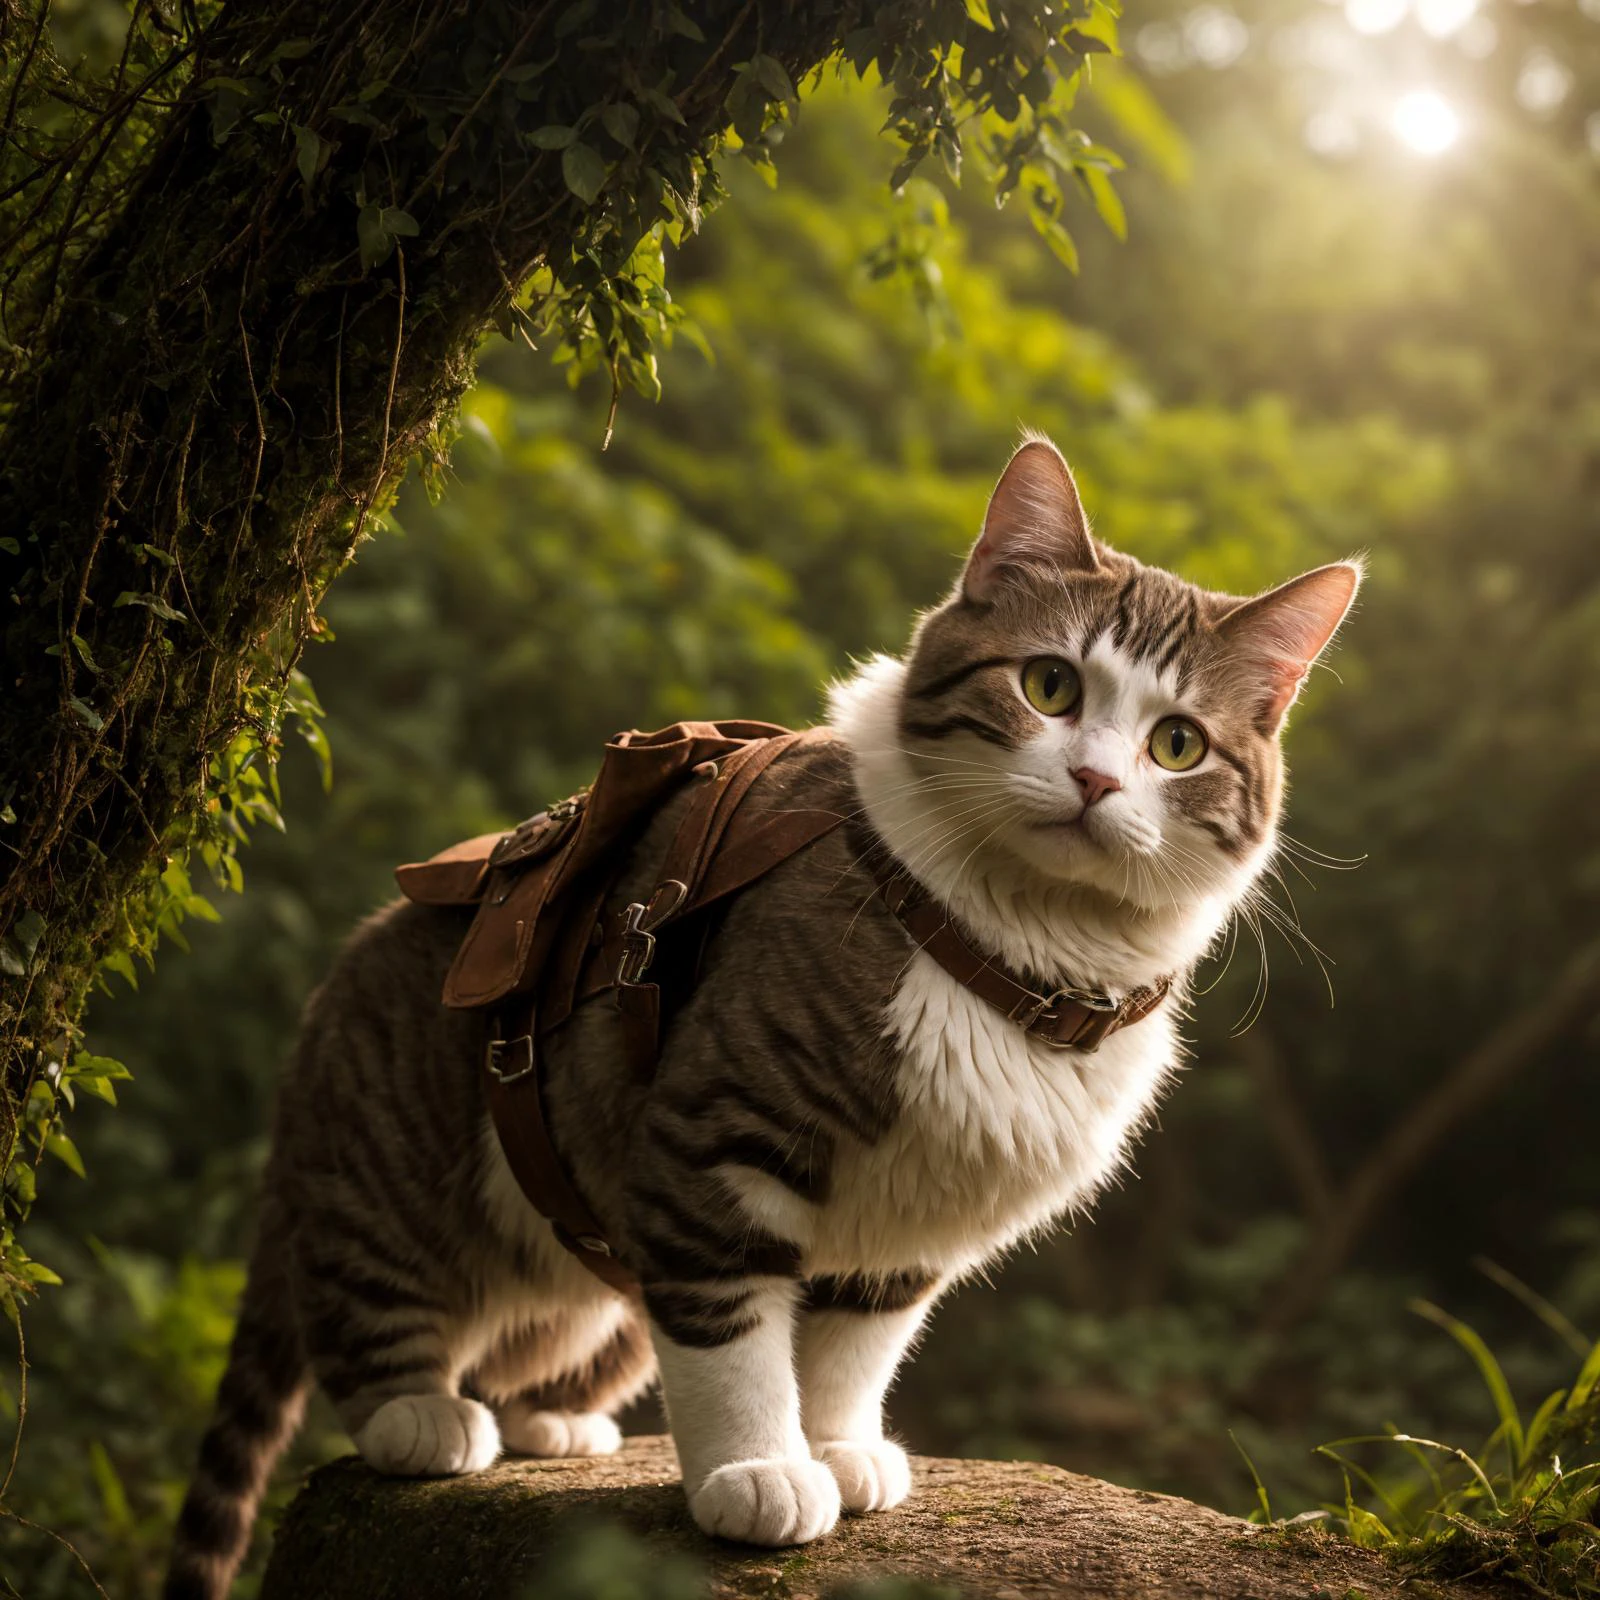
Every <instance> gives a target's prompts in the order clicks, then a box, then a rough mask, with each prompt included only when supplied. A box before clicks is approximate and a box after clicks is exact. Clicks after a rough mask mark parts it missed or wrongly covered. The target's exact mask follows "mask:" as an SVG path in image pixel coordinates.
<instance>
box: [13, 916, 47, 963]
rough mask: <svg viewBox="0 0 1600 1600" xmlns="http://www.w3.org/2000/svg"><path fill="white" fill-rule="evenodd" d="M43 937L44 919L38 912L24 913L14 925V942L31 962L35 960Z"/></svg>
mask: <svg viewBox="0 0 1600 1600" xmlns="http://www.w3.org/2000/svg"><path fill="white" fill-rule="evenodd" d="M43 937H44V918H43V917H41V916H40V915H39V913H38V912H37V911H24V912H23V913H22V915H21V916H20V917H18V918H17V920H16V921H15V922H14V923H13V924H12V927H11V938H12V941H13V942H14V943H15V945H16V947H17V948H18V949H19V950H20V951H21V952H22V953H23V955H24V956H26V957H27V959H28V960H29V961H32V960H33V952H34V951H35V950H37V949H38V948H39V941H40V939H42V938H43Z"/></svg>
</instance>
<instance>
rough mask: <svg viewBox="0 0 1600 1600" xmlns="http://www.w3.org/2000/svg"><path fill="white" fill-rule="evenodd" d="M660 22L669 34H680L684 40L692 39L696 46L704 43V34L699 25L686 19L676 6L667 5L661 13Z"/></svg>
mask: <svg viewBox="0 0 1600 1600" xmlns="http://www.w3.org/2000/svg"><path fill="white" fill-rule="evenodd" d="M661 20H662V21H663V22H665V23H666V25H667V29H668V31H669V32H671V33H681V34H682V35H683V37H684V38H685V39H693V40H694V42H695V43H696V44H704V43H705V42H706V36H705V32H704V30H703V29H702V28H701V27H700V24H699V23H698V22H695V21H693V20H691V19H690V18H689V17H686V16H685V15H684V14H683V11H682V10H681V8H679V7H678V6H674V5H669V6H668V7H667V8H666V10H665V11H664V12H663V14H662V18H661Z"/></svg>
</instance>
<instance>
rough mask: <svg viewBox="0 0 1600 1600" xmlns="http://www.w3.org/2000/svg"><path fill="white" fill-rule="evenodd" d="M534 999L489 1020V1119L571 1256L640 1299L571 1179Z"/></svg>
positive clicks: (518, 1177)
mask: <svg viewBox="0 0 1600 1600" xmlns="http://www.w3.org/2000/svg"><path fill="white" fill-rule="evenodd" d="M535 1040H536V1018H535V1007H534V1001H533V997H532V996H531V995H519V996H517V997H516V998H515V999H513V1000H511V1001H509V1002H508V1003H507V1004H506V1005H505V1006H503V1007H502V1008H500V1009H499V1010H497V1011H495V1012H493V1013H491V1014H490V1017H489V1035H488V1040H487V1043H486V1045H485V1049H484V1066H485V1067H486V1069H487V1071H486V1074H485V1076H486V1078H487V1080H488V1086H487V1094H488V1102H489V1114H490V1116H491V1117H493V1119H494V1127H495V1133H496V1134H497V1135H498V1136H499V1139H500V1144H501V1148H502V1149H504V1151H505V1155H506V1164H507V1165H508V1166H509V1167H510V1168H511V1172H512V1175H513V1176H514V1177H515V1178H516V1180H517V1182H518V1184H519V1185H520V1186H521V1188H522V1191H523V1193H524V1194H526V1195H527V1197H528V1198H529V1200H531V1201H532V1202H533V1205H534V1207H535V1209H536V1210H537V1211H538V1212H539V1214H540V1215H541V1216H543V1217H545V1218H547V1219H548V1220H549V1222H550V1225H551V1227H552V1228H553V1229H554V1230H555V1236H556V1239H557V1241H558V1242H559V1243H560V1244H561V1245H563V1246H564V1247H565V1248H566V1249H568V1250H570V1251H571V1252H572V1254H573V1255H575V1256H576V1257H577V1258H578V1260H579V1261H581V1262H582V1263H583V1264H584V1266H586V1267H587V1268H588V1269H589V1271H590V1272H592V1273H593V1274H594V1275H595V1276H596V1277H597V1278H599V1279H600V1280H601V1282H602V1283H606V1284H609V1285H610V1287H611V1288H613V1289H616V1290H619V1291H620V1292H621V1293H623V1294H628V1295H631V1294H637V1293H638V1288H639V1286H638V1283H637V1282H636V1280H635V1279H634V1276H633V1274H632V1273H631V1272H629V1271H628V1269H627V1268H626V1267H625V1266H623V1264H622V1263H621V1262H620V1261H619V1260H618V1259H617V1258H616V1256H615V1255H613V1254H612V1251H611V1245H610V1243H609V1241H608V1240H607V1239H606V1235H605V1229H604V1228H603V1227H601V1225H600V1223H599V1222H598V1221H597V1220H596V1218H595V1214H594V1212H592V1211H591V1210H590V1209H589V1204H588V1202H587V1201H586V1200H585V1199H584V1198H583V1196H582V1195H581V1194H579V1193H578V1191H577V1189H576V1187H575V1186H574V1185H573V1183H572V1180H571V1179H570V1178H568V1176H567V1172H566V1168H565V1167H564V1166H563V1165H562V1164H561V1158H560V1157H559V1156H558V1155H557V1154H556V1149H555V1145H554V1144H553V1143H552V1142H551V1138H550V1127H549V1124H548V1123H547V1122H546V1120H545V1114H544V1101H543V1096H542V1095H541V1094H540V1091H539V1077H540V1074H539V1071H538V1051H537V1046H536V1043H535Z"/></svg>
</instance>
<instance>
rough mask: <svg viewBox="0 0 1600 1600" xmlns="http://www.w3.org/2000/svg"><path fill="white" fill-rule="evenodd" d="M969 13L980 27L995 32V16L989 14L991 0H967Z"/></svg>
mask: <svg viewBox="0 0 1600 1600" xmlns="http://www.w3.org/2000/svg"><path fill="white" fill-rule="evenodd" d="M967 15H968V16H969V17H970V18H971V19H972V20H973V21H974V22H976V23H977V24H978V26H979V27H980V28H987V29H988V30H989V32H990V33H993V32H994V18H993V17H991V16H990V15H989V0H967Z"/></svg>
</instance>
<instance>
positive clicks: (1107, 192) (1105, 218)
mask: <svg viewBox="0 0 1600 1600" xmlns="http://www.w3.org/2000/svg"><path fill="white" fill-rule="evenodd" d="M1082 177H1083V181H1084V183H1085V184H1087V185H1088V189H1089V197H1090V199H1092V200H1093V201H1094V208H1095V210H1096V211H1098V212H1099V213H1100V220H1101V221H1102V222H1103V223H1105V225H1106V226H1107V227H1108V228H1109V229H1110V230H1111V231H1112V233H1113V234H1115V235H1116V237H1117V238H1118V239H1126V238H1127V237H1128V216H1127V213H1126V212H1125V211H1124V210H1123V209H1122V196H1121V195H1119V194H1118V193H1117V191H1116V189H1115V188H1113V187H1112V183H1111V179H1110V178H1108V177H1107V176H1106V175H1105V173H1104V172H1103V171H1101V169H1100V168H1099V167H1086V168H1084V169H1083V172H1082Z"/></svg>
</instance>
